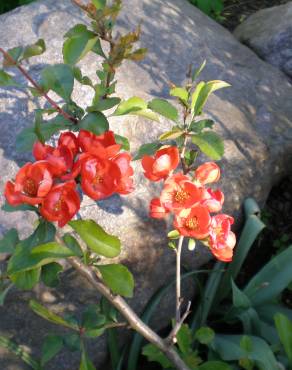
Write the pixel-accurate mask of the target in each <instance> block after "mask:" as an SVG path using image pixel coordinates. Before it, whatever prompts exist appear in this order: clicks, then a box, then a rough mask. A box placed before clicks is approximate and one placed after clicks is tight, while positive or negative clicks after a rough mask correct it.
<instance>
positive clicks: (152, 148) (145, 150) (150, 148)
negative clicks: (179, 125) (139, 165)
mask: <svg viewBox="0 0 292 370" xmlns="http://www.w3.org/2000/svg"><path fill="white" fill-rule="evenodd" d="M161 146H162V144H161V143H159V142H157V141H156V142H153V143H148V144H143V145H141V146H140V148H139V150H138V153H137V155H136V156H135V157H134V160H137V159H141V158H142V157H143V156H144V155H153V154H154V153H155V152H156V151H157V150H158V149H159V148H160V147H161Z"/></svg>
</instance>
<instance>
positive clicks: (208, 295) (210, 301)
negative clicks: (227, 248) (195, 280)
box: [191, 262, 224, 330]
mask: <svg viewBox="0 0 292 370" xmlns="http://www.w3.org/2000/svg"><path fill="white" fill-rule="evenodd" d="M223 266H224V264H223V262H217V263H216V264H215V265H214V267H213V269H212V272H211V274H210V276H209V278H208V280H207V283H206V285H205V287H204V291H203V293H202V298H201V303H200V305H199V306H198V308H197V310H196V311H195V313H194V316H193V318H192V323H191V329H192V330H194V329H197V328H199V327H201V326H203V325H205V324H206V321H207V317H208V315H209V313H210V310H211V308H212V307H213V306H214V299H215V295H216V293H217V289H218V286H219V284H220V281H221V276H222V275H221V274H222V272H223V271H224V270H223Z"/></svg>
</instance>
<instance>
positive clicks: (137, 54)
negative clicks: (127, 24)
mask: <svg viewBox="0 0 292 370" xmlns="http://www.w3.org/2000/svg"><path fill="white" fill-rule="evenodd" d="M147 51H148V49H147V48H140V49H137V50H135V51H134V52H133V53H130V54H128V55H127V57H126V58H127V59H130V60H134V61H135V62H139V61H140V60H143V59H144V58H145V55H146V54H147Z"/></svg>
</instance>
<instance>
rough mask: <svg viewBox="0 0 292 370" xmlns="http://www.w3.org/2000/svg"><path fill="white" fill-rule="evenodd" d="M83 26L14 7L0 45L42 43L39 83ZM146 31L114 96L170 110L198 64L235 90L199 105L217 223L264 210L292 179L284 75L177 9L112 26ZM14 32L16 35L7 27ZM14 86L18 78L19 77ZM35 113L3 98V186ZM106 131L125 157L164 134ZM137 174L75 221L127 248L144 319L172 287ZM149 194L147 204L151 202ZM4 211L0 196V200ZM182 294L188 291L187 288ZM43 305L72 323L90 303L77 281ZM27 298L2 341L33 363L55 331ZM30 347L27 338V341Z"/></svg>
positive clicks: (10, 314)
mask: <svg viewBox="0 0 292 370" xmlns="http://www.w3.org/2000/svg"><path fill="white" fill-rule="evenodd" d="M80 21H83V16H82V15H81V14H80V13H79V11H78V10H77V9H75V8H74V7H73V6H72V5H71V2H70V1H69V0H63V1H59V2H57V1H55V0H42V1H39V2H36V3H32V4H31V5H29V6H25V7H21V8H19V9H16V10H15V11H13V12H10V13H8V14H5V15H2V16H1V17H0V45H1V47H4V48H11V47H14V46H17V45H19V44H29V43H31V42H32V41H33V40H36V39H37V38H40V37H42V38H44V39H45V40H46V42H47V45H48V51H47V52H46V53H45V54H44V55H43V56H40V57H36V58H33V59H31V62H30V64H29V65H28V66H27V68H28V69H29V72H30V73H31V74H32V75H33V76H34V77H35V78H37V77H38V75H39V73H40V70H41V68H42V67H43V66H44V65H47V64H53V63H57V62H61V61H62V57H61V46H62V41H63V39H62V35H63V34H64V33H65V31H66V30H67V29H68V28H70V27H71V26H72V25H73V24H74V23H77V22H79V23H80ZM141 22H142V24H143V32H142V38H141V45H143V47H147V48H148V49H149V53H148V55H147V58H146V59H145V60H144V61H143V62H142V63H139V64H135V63H127V64H125V65H124V66H123V67H122V68H121V70H120V71H119V73H118V81H119V83H118V93H119V94H120V95H121V96H123V97H125V98H127V97H130V96H132V95H136V96H141V97H143V98H145V99H149V100H150V99H151V97H165V98H168V82H169V81H172V82H174V83H177V84H180V83H181V82H182V81H183V80H184V78H185V71H186V69H187V67H188V65H189V63H194V64H196V65H199V64H201V62H202V61H203V60H204V59H206V60H207V62H208V63H207V67H206V68H205V70H204V72H203V74H202V78H203V79H204V80H207V79H223V80H225V81H228V82H229V83H231V84H232V88H229V89H225V90H224V91H223V90H222V91H220V92H218V93H216V95H214V96H213V97H212V98H211V99H210V102H209V103H208V105H207V112H208V114H209V115H210V117H212V118H213V119H214V120H215V121H216V122H217V131H218V132H219V133H221V135H223V137H224V138H225V147H226V149H225V155H224V158H223V160H222V161H221V162H220V165H221V167H222V170H223V171H222V172H223V178H222V181H221V184H220V185H221V186H222V188H223V190H224V192H225V194H226V204H225V207H224V211H225V212H229V213H232V214H233V215H234V216H235V217H238V216H239V215H240V209H241V204H242V202H243V200H244V199H245V198H246V197H247V196H253V197H254V198H255V199H256V200H257V201H259V202H260V204H263V202H264V201H265V199H266V198H267V196H268V193H269V191H270V189H271V187H272V186H273V184H274V183H275V182H276V181H278V180H279V179H280V178H281V177H282V176H284V174H286V173H287V172H288V171H291V166H290V163H291V158H292V144H291V143H292V122H291V120H292V106H291V102H290V101H289V99H288V98H287V97H289V96H291V93H292V87H291V85H290V84H289V83H288V82H287V79H286V77H285V76H284V75H283V74H282V72H280V71H278V70H276V69H275V68H274V67H272V66H270V65H268V64H266V63H265V62H263V61H262V60H261V59H259V58H258V57H257V56H256V55H255V54H254V53H253V52H252V51H251V50H250V49H248V48H247V47H245V46H243V45H241V44H240V43H239V42H238V41H237V40H236V39H235V38H234V37H233V35H232V34H230V33H229V32H228V31H227V30H225V29H224V28H222V27H221V26H220V25H218V24H217V23H215V22H214V21H212V20H211V19H209V18H208V17H206V16H205V15H203V14H202V13H201V12H200V11H198V10H197V9H196V8H195V7H193V6H192V5H190V4H189V3H188V2H187V1H184V0H167V1H162V0H143V1H141V0H129V1H125V2H124V11H123V14H122V16H121V18H120V20H119V23H118V25H119V26H118V27H119V29H120V30H129V29H133V28H134V27H135V26H136V25H137V24H139V23H141ZM15 25H17V28H16V27H15ZM97 64H98V60H96V57H93V56H87V57H86V58H85V60H84V62H82V64H81V67H82V66H83V68H84V71H85V72H86V73H88V74H89V75H90V76H92V77H93V76H94V74H95V73H94V72H95V69H96V66H97ZM17 79H18V80H19V81H23V78H22V76H19V75H17ZM77 87H78V91H77V92H76V94H75V99H76V101H77V102H78V103H79V104H81V105H84V104H85V103H86V101H88V99H89V92H88V90H87V89H86V88H84V87H80V86H77ZM35 106H36V102H33V103H31V102H30V101H29V99H28V96H27V94H26V93H24V92H23V91H20V90H16V89H5V90H4V89H1V90H0V107H1V115H0V123H1V136H0V148H1V149H0V150H1V152H0V169H1V174H2V176H1V179H0V186H1V189H3V186H4V183H5V182H6V181H7V179H9V178H10V177H12V176H13V175H14V174H15V173H16V171H17V168H18V166H20V165H22V164H23V163H24V161H26V160H27V159H29V158H30V156H29V155H23V154H19V153H16V152H15V147H14V146H15V142H14V137H15V134H16V133H18V132H19V131H20V130H21V129H22V128H23V127H25V126H28V125H29V124H31V121H32V118H33V109H34V107H35ZM111 122H112V128H113V129H114V130H118V131H119V133H121V134H124V135H127V136H128V137H129V138H130V141H131V143H132V149H133V151H135V150H136V148H137V147H138V145H139V144H141V143H144V142H150V141H153V140H154V139H156V137H157V136H158V134H159V133H161V132H162V131H163V130H164V129H165V128H167V127H169V124H168V123H167V122H165V121H163V122H161V123H160V124H157V123H152V122H150V121H146V120H143V119H137V118H129V117H127V118H123V119H114V120H113V121H111ZM135 167H136V168H137V170H138V171H137V175H136V191H135V193H133V194H131V195H130V196H127V197H121V198H120V197H113V198H112V199H110V200H108V201H103V202H100V205H99V206H96V204H93V203H91V202H90V201H89V200H86V203H85V206H84V207H83V209H82V212H81V213H82V216H84V217H94V218H95V219H97V220H98V221H99V222H100V223H101V224H102V225H103V226H104V227H105V228H106V229H107V230H108V231H109V232H113V233H115V234H116V235H118V236H119V237H120V238H121V240H122V243H123V246H124V252H123V258H124V260H125V261H126V262H127V263H128V264H129V266H130V268H131V270H132V271H133V272H134V273H135V276H136V281H137V287H136V291H135V298H134V299H133V300H131V305H132V306H133V307H135V309H136V310H137V311H141V309H142V307H143V306H144V305H145V303H146V302H147V300H148V299H149V297H150V296H151V294H153V292H155V291H156V289H157V288H158V287H159V286H161V285H162V284H164V283H165V282H166V281H169V279H170V278H171V276H173V274H174V255H173V253H172V252H171V251H170V250H168V249H167V248H166V247H165V237H164V235H165V230H166V224H165V223H164V222H157V221H151V220H149V218H148V217H147V213H148V211H147V208H148V203H149V200H150V198H151V196H152V195H153V194H154V193H155V188H156V191H157V188H159V185H158V186H156V187H153V186H151V187H150V186H149V183H148V182H147V181H146V180H145V179H144V178H143V176H142V175H141V172H140V165H139V163H137V164H136V165H135ZM150 193H151V194H150ZM1 201H2V202H3V196H2V198H1ZM0 222H1V230H0V231H1V232H2V231H3V232H4V231H5V230H6V229H8V228H11V227H12V226H13V227H18V228H19V229H21V230H22V233H23V235H25V234H27V233H28V232H29V230H30V229H31V227H32V222H33V219H32V218H31V217H30V216H29V215H27V214H26V215H24V214H21V213H19V214H18V213H14V214H9V216H7V214H4V213H3V212H2V211H1V212H0ZM189 253H190V252H186V253H185V255H184V264H185V265H186V266H188V267H190V268H194V267H195V266H198V265H200V264H201V263H202V262H203V261H205V260H206V258H208V254H207V252H206V251H205V250H203V249H200V250H198V251H196V252H195V253H194V254H193V255H192V256H191V255H190V254H189ZM187 290H189V287H188V286H187ZM33 295H34V296H36V297H37V299H39V300H40V301H41V302H44V304H47V305H48V306H49V307H51V308H52V309H54V310H56V312H62V311H63V310H67V311H77V312H78V311H79V310H80V308H82V307H83V305H84V304H85V303H87V302H88V301H89V302H94V301H95V300H96V298H97V297H96V293H95V292H94V291H92V290H91V289H90V288H89V287H88V286H87V285H86V283H85V282H84V281H81V280H80V279H78V278H77V277H75V275H74V274H71V275H70V276H67V274H65V281H64V283H63V285H62V287H61V290H60V291H59V290H58V291H55V290H45V289H44V288H43V287H40V288H38V289H36V290H35V292H34V293H33ZM30 296H31V294H30V293H20V292H18V291H12V292H11V293H10V294H9V296H8V301H7V304H6V305H5V306H4V307H1V308H0V317H1V321H0V335H2V334H3V335H4V334H5V335H9V336H14V337H15V339H16V340H17V341H18V342H19V343H27V342H28V345H29V347H30V348H32V349H33V350H34V351H36V349H37V348H39V347H40V342H41V340H42V338H43V336H44V333H45V332H46V331H47V330H50V331H54V330H55V326H53V325H49V324H47V323H44V321H43V320H39V319H38V318H37V317H36V316H35V315H33V314H31V313H30V312H29V309H28V308H27V301H28V298H29V297H30ZM169 302H170V301H166V302H165V303H164V305H163V306H162V307H161V309H160V315H157V320H161V318H162V317H163V318H164V323H165V322H166V321H165V317H167V315H168V314H171V312H172V311H171V310H172V309H173V308H172V307H171V305H170V304H169ZM28 338H30V339H29V340H28ZM104 348H105V344H104V340H103V339H100V340H98V344H97V345H95V349H94V350H93V351H92V352H93V355H94V357H95V360H96V364H97V365H99V366H100V367H99V368H102V369H105V366H103V365H101V364H102V362H103V361H104V360H105V351H104ZM77 357H78V356H77V355H76V356H72V354H70V353H65V354H64V355H62V357H61V358H59V363H58V362H57V361H56V362H53V363H52V365H51V369H54V370H55V369H58V370H61V369H64V370H65V369H66V370H67V369H70V370H73V369H77V368H78V365H77ZM0 368H3V369H5V370H20V369H23V365H22V364H21V363H20V362H18V361H17V360H16V359H15V357H14V356H12V355H10V354H8V353H7V352H6V351H3V350H2V349H0Z"/></svg>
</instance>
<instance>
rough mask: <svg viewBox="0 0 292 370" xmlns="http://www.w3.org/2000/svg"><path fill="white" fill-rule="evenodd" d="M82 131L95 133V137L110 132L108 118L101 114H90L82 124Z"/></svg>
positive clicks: (80, 123) (80, 125) (80, 124)
mask: <svg viewBox="0 0 292 370" xmlns="http://www.w3.org/2000/svg"><path fill="white" fill-rule="evenodd" d="M78 126H79V127H80V129H83V130H87V131H90V132H93V133H94V134H95V135H101V134H103V133H104V132H105V131H107V130H109V123H108V120H107V118H106V117H105V115H104V114H102V113H101V112H92V113H88V114H87V115H86V116H85V117H84V118H83V119H82V120H81V121H80V122H79V125H78Z"/></svg>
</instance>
